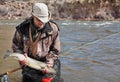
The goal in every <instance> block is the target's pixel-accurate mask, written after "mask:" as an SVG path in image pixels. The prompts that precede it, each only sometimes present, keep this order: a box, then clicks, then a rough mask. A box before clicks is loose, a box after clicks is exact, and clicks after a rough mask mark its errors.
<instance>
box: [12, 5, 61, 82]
mask: <svg viewBox="0 0 120 82" xmlns="http://www.w3.org/2000/svg"><path fill="white" fill-rule="evenodd" d="M50 18H51V14H50V13H49V11H48V7H47V6H46V5H45V4H44V3H34V4H33V7H32V16H31V17H30V18H28V19H27V20H25V21H24V22H22V23H21V24H20V25H18V26H17V27H16V31H15V34H14V37H13V41H12V49H13V52H17V53H21V54H24V55H25V56H28V57H31V58H33V59H36V60H38V61H42V62H44V63H46V64H47V66H48V67H53V68H55V70H56V71H57V72H59V73H57V74H58V75H60V71H59V70H60V61H59V59H58V56H59V52H60V39H59V28H58V26H57V25H56V24H55V23H54V22H53V21H51V20H50ZM56 61H57V62H58V63H55V62H56ZM19 63H20V66H21V67H22V75H23V78H22V82H59V81H58V79H57V81H55V80H56V78H58V76H57V75H51V74H50V73H49V72H48V71H47V70H45V69H43V70H35V69H33V68H30V67H28V66H27V61H26V60H23V61H19ZM56 66H57V67H56Z"/></svg>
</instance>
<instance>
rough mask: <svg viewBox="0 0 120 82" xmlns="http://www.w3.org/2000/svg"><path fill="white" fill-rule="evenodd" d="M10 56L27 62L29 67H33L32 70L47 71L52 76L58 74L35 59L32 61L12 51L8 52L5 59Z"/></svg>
mask: <svg viewBox="0 0 120 82" xmlns="http://www.w3.org/2000/svg"><path fill="white" fill-rule="evenodd" d="M9 56H11V57H13V58H14V59H16V60H19V61H21V60H27V66H29V67H31V68H34V69H36V70H44V69H45V70H47V71H48V72H49V73H52V74H56V71H55V70H54V69H53V68H51V67H48V66H47V64H46V63H43V62H40V61H37V60H35V59H32V58H30V57H25V56H24V55H23V54H20V53H13V52H11V51H9V50H8V51H7V52H6V53H5V55H4V59H6V58H8V57H9Z"/></svg>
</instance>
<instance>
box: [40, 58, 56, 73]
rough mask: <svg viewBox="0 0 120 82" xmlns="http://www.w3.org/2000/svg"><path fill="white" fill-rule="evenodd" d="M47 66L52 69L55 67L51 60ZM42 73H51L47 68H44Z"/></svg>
mask: <svg viewBox="0 0 120 82" xmlns="http://www.w3.org/2000/svg"><path fill="white" fill-rule="evenodd" d="M46 64H47V66H48V68H49V67H51V68H52V67H53V65H54V60H52V59H49V60H48V61H47V62H46ZM42 72H43V73H49V71H48V70H47V69H45V68H43V70H42Z"/></svg>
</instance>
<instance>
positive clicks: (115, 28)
mask: <svg viewBox="0 0 120 82" xmlns="http://www.w3.org/2000/svg"><path fill="white" fill-rule="evenodd" d="M20 22H21V21H16V20H13V21H8V20H3V21H1V22H0V52H1V56H0V66H1V68H0V69H1V70H0V73H3V72H6V71H7V70H10V69H13V68H15V67H18V62H17V61H14V60H12V59H8V60H3V58H2V57H3V55H4V53H5V51H6V50H7V49H9V50H10V49H11V48H10V46H11V39H12V36H13V33H14V31H15V28H14V27H15V26H16V25H18V24H19V23H20ZM56 22H57V23H58V25H59V26H60V29H61V31H60V32H61V50H62V51H61V54H60V57H61V58H60V59H61V63H62V77H63V79H64V81H65V82H119V78H120V69H119V68H120V60H119V59H120V55H119V53H120V33H119V32H120V27H119V26H120V23H119V22H116V21H56ZM11 64H12V65H11ZM13 65H14V66H13ZM20 78H21V73H20V71H18V72H15V73H13V74H10V79H11V82H20V80H18V79H20Z"/></svg>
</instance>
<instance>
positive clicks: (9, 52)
mask: <svg viewBox="0 0 120 82" xmlns="http://www.w3.org/2000/svg"><path fill="white" fill-rule="evenodd" d="M10 54H12V52H11V51H10V50H7V51H6V53H5V55H4V57H3V58H4V59H6V58H8V57H9V56H10Z"/></svg>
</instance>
